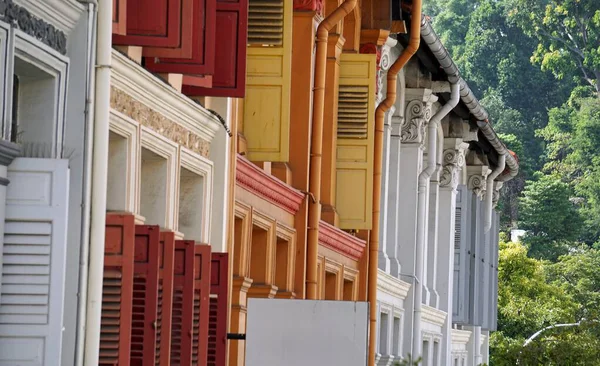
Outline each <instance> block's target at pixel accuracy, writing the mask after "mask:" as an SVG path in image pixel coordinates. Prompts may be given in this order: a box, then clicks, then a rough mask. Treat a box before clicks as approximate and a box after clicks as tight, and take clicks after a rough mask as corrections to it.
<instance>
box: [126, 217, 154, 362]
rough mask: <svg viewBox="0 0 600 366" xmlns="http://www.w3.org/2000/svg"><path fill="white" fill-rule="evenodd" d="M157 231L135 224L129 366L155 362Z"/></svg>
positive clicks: (152, 227) (151, 227)
mask: <svg viewBox="0 0 600 366" xmlns="http://www.w3.org/2000/svg"><path fill="white" fill-rule="evenodd" d="M159 252H160V229H159V227H158V226H148V225H137V226H136V228H135V251H134V269H133V310H132V324H131V363H130V365H131V366H138V365H139V366H142V365H151V364H152V363H153V362H155V360H156V320H157V318H156V316H157V310H158V274H159Z"/></svg>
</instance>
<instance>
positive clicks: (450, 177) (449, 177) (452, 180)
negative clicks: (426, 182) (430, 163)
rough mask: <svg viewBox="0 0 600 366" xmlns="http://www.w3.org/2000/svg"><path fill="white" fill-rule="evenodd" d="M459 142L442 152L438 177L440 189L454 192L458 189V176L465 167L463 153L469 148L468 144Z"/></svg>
mask: <svg viewBox="0 0 600 366" xmlns="http://www.w3.org/2000/svg"><path fill="white" fill-rule="evenodd" d="M457 140H459V139H457ZM459 141H460V140H459ZM459 141H457V144H456V145H455V146H452V147H450V148H447V149H445V150H444V153H443V156H442V172H441V177H440V186H441V187H451V188H452V189H454V190H455V189H456V188H457V187H458V183H459V174H460V171H461V170H462V168H463V166H464V165H465V151H466V150H467V149H468V148H469V144H466V143H464V142H459Z"/></svg>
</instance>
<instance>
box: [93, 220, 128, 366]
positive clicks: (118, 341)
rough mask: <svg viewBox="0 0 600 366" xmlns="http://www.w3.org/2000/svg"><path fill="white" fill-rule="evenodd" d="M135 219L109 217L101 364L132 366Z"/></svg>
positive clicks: (101, 334) (105, 260)
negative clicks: (130, 359)
mask: <svg viewBox="0 0 600 366" xmlns="http://www.w3.org/2000/svg"><path fill="white" fill-rule="evenodd" d="M134 241H135V218H134V216H133V215H112V214H111V215H107V217H106V238H105V249H104V279H103V285H102V318H101V330H100V359H99V364H100V365H128V364H129V355H130V346H131V320H132V317H131V311H132V305H133V301H132V295H133V270H134V265H133V261H134Z"/></svg>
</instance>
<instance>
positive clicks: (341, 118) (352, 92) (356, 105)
mask: <svg viewBox="0 0 600 366" xmlns="http://www.w3.org/2000/svg"><path fill="white" fill-rule="evenodd" d="M368 123H369V87H368V86H353V85H340V91H339V96H338V138H345V139H366V138H367V137H368Z"/></svg>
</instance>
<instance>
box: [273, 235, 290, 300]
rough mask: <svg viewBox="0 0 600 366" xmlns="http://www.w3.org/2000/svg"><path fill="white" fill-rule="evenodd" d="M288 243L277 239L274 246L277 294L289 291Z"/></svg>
mask: <svg viewBox="0 0 600 366" xmlns="http://www.w3.org/2000/svg"><path fill="white" fill-rule="evenodd" d="M290 254H292V253H290V243H289V242H288V241H287V240H286V239H283V238H280V237H277V243H276V244H275V286H277V288H278V291H279V292H284V291H287V290H290V289H289V288H288V287H289V286H288V283H289V282H288V280H289V276H288V275H289V270H290V265H291V263H290Z"/></svg>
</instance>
